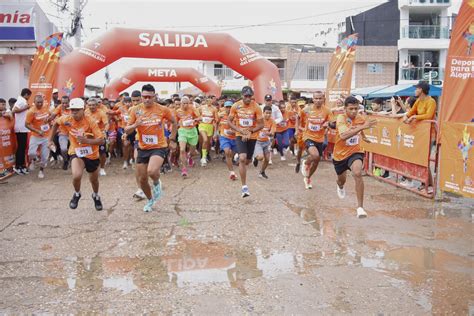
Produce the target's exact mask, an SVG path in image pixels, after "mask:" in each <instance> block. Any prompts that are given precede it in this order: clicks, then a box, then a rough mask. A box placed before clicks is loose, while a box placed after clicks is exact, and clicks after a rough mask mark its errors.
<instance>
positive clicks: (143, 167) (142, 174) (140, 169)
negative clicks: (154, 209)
mask: <svg viewBox="0 0 474 316" xmlns="http://www.w3.org/2000/svg"><path fill="white" fill-rule="evenodd" d="M147 168H148V165H147V164H144V163H137V166H136V170H137V173H138V180H139V181H140V187H141V188H142V190H143V193H145V196H146V197H147V199H148V200H151V198H152V195H151V188H150V184H149V183H148V175H147Z"/></svg>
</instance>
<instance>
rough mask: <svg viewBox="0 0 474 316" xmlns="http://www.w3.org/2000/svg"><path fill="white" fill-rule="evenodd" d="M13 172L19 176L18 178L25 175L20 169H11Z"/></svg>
mask: <svg viewBox="0 0 474 316" xmlns="http://www.w3.org/2000/svg"><path fill="white" fill-rule="evenodd" d="M13 171H14V172H15V173H16V174H17V175H19V176H23V175H25V173H23V170H22V169H21V168H18V169H17V168H15V167H13Z"/></svg>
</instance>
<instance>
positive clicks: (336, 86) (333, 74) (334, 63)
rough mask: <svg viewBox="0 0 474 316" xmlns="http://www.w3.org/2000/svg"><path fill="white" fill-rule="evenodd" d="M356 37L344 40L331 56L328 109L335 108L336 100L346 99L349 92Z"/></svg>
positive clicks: (327, 95) (327, 87)
mask: <svg viewBox="0 0 474 316" xmlns="http://www.w3.org/2000/svg"><path fill="white" fill-rule="evenodd" d="M357 37H358V36H357V34H352V35H349V36H348V37H346V38H344V39H343V40H342V41H341V43H339V44H338V45H337V47H336V50H335V51H334V54H333V55H332V58H331V63H330V64H329V71H328V80H327V86H326V105H327V106H328V107H330V108H333V107H335V104H336V100H337V99H338V98H340V97H341V96H343V97H347V96H348V95H349V94H350V92H351V82H352V68H353V65H354V62H355V50H356V44H357Z"/></svg>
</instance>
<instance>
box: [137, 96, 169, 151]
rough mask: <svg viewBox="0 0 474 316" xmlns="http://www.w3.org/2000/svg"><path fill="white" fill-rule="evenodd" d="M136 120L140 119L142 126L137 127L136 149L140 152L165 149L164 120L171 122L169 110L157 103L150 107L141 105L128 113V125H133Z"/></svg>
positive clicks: (166, 143) (166, 145)
mask: <svg viewBox="0 0 474 316" xmlns="http://www.w3.org/2000/svg"><path fill="white" fill-rule="evenodd" d="M138 118H141V119H142V124H141V125H140V126H138V127H137V132H138V134H139V135H140V138H139V139H138V147H139V148H140V149H141V150H149V149H159V148H167V147H168V142H167V141H166V137H165V131H164V126H165V121H166V120H168V121H171V120H173V115H172V114H171V111H170V109H168V108H167V107H164V106H162V105H159V104H158V103H153V105H152V106H150V107H146V106H145V105H144V104H143V103H141V104H139V105H137V106H136V107H135V108H133V110H132V111H131V112H130V118H129V121H128V125H133V124H135V122H136V121H137V119H138Z"/></svg>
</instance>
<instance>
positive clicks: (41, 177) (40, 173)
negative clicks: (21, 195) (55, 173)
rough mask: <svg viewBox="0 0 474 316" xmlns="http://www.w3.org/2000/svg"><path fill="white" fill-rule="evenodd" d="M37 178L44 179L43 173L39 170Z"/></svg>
mask: <svg viewBox="0 0 474 316" xmlns="http://www.w3.org/2000/svg"><path fill="white" fill-rule="evenodd" d="M38 178H40V179H44V172H43V170H40V171H39V172H38Z"/></svg>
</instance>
